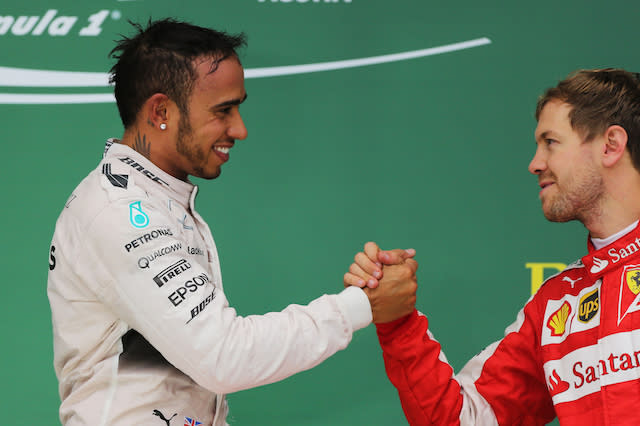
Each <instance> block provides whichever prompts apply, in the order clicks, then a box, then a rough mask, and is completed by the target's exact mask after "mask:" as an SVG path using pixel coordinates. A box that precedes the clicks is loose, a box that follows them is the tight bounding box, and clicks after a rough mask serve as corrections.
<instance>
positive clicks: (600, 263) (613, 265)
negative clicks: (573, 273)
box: [582, 222, 640, 279]
mask: <svg viewBox="0 0 640 426" xmlns="http://www.w3.org/2000/svg"><path fill="white" fill-rule="evenodd" d="M587 247H588V249H589V254H588V255H586V256H584V257H583V258H582V263H583V264H584V266H585V267H586V268H587V272H588V273H589V274H590V275H591V277H592V278H594V279H597V278H599V277H601V276H602V275H604V274H606V273H607V272H610V271H613V270H615V269H617V268H619V267H620V266H622V265H624V264H626V263H628V261H630V260H632V259H633V260H636V259H640V222H639V223H638V225H637V226H636V227H635V228H634V229H633V230H632V231H631V232H629V233H628V234H626V235H624V236H622V237H620V238H618V239H617V240H615V241H614V242H613V243H611V244H609V245H608V246H604V247H602V248H601V249H600V250H596V249H595V247H594V246H593V243H592V242H591V239H590V238H589V241H588V242H587Z"/></svg>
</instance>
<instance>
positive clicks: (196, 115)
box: [168, 57, 247, 180]
mask: <svg viewBox="0 0 640 426" xmlns="http://www.w3.org/2000/svg"><path fill="white" fill-rule="evenodd" d="M212 66H215V64H214V62H213V61H212V59H211V58H202V59H200V60H197V61H196V62H195V69H196V73H197V79H196V81H195V84H194V86H193V90H192V92H191V96H190V98H189V102H188V111H187V112H186V113H179V122H178V126H177V129H178V130H177V132H176V136H175V140H176V142H175V152H174V154H173V155H172V156H171V158H172V159H171V160H170V161H171V164H170V167H169V170H168V171H169V173H170V174H171V175H173V176H175V177H177V178H179V179H183V180H185V179H186V178H187V176H188V175H192V176H196V177H200V178H204V179H215V178H216V177H218V176H219V175H220V171H221V167H222V164H224V163H225V162H227V161H228V160H229V150H230V149H231V148H232V147H233V145H234V143H235V140H236V139H239V140H242V139H245V138H246V137H247V129H246V127H245V126H244V122H243V121H242V117H241V116H240V111H239V106H240V104H241V103H242V102H243V101H244V100H245V98H246V97H247V94H246V91H245V88H244V72H243V70H242V66H241V65H240V62H238V60H237V59H236V58H235V57H230V58H227V59H224V60H222V61H220V62H219V64H218V66H217V69H215V71H213V72H211V70H212Z"/></svg>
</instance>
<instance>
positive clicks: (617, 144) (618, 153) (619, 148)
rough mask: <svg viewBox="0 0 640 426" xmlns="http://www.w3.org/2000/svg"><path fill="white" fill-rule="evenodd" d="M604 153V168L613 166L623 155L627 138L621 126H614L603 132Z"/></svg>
mask: <svg viewBox="0 0 640 426" xmlns="http://www.w3.org/2000/svg"><path fill="white" fill-rule="evenodd" d="M603 137H604V153H603V157H602V164H603V165H604V166H605V167H611V166H613V165H615V164H616V163H617V162H618V161H619V160H620V158H622V156H623V155H624V154H625V152H626V148H627V141H628V140H629V137H628V135H627V131H626V130H624V128H623V127H622V126H618V125H617V124H614V125H613V126H609V128H608V129H607V130H605V132H604V135H603Z"/></svg>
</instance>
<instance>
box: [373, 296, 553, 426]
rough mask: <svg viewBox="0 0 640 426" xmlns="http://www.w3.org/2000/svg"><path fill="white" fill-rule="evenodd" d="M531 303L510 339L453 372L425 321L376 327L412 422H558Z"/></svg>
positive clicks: (389, 371) (421, 318) (413, 316)
mask: <svg viewBox="0 0 640 426" xmlns="http://www.w3.org/2000/svg"><path fill="white" fill-rule="evenodd" d="M532 316H534V317H535V304H534V302H532V301H530V302H529V303H528V304H527V305H526V306H525V308H524V309H523V310H521V311H520V313H519V314H518V318H517V320H516V322H515V323H513V324H512V325H511V326H509V327H508V328H507V330H506V332H505V337H504V338H503V339H502V340H500V341H498V342H495V343H493V344H492V345H490V346H488V347H487V348H486V349H485V350H483V351H482V352H481V353H480V354H478V355H477V356H475V357H474V358H472V359H471V360H470V361H469V362H468V363H467V364H466V365H465V366H464V368H463V369H462V370H461V371H460V373H459V374H457V375H454V372H453V369H452V367H451V366H450V365H449V363H448V362H447V359H446V357H445V356H444V353H443V352H442V349H441V347H440V343H438V341H437V340H435V338H434V337H433V335H432V334H431V332H430V331H429V329H428V326H429V322H428V320H427V317H426V316H424V315H422V314H421V313H419V312H417V311H414V312H413V313H412V314H411V315H409V316H408V317H405V318H402V319H400V320H397V321H395V322H393V323H388V324H382V325H379V326H378V327H377V332H378V338H379V341H380V344H381V346H382V350H383V358H384V362H385V368H386V371H387V375H388V376H389V379H390V380H391V382H392V383H393V385H394V386H395V387H396V389H397V390H398V394H399V396H400V401H401V404H402V408H403V410H404V413H405V416H406V417H407V420H408V421H409V423H410V424H411V425H496V424H500V425H540V424H546V423H548V422H550V421H551V420H552V419H553V418H554V417H555V412H554V409H553V403H552V401H551V398H550V396H549V393H548V390H547V385H546V381H545V378H544V372H543V370H542V364H541V362H540V351H539V345H538V344H537V342H539V339H538V338H537V337H536V336H537V332H536V326H535V321H533V320H532Z"/></svg>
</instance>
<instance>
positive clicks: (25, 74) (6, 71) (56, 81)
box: [0, 37, 491, 104]
mask: <svg viewBox="0 0 640 426" xmlns="http://www.w3.org/2000/svg"><path fill="white" fill-rule="evenodd" d="M487 44H491V40H489V39H488V38H486V37H482V38H477V39H473V40H467V41H462V42H459V43H453V44H447V45H443V46H437V47H431V48H428V49H421V50H413V51H409V52H401V53H393V54H390V55H382V56H371V57H368V58H357V59H347V60H342V61H332V62H319V63H315V64H302V65H286V66H279V67H267V68H250V69H245V70H244V76H245V78H262V77H277V76H282V75H293V74H307V73H312V72H320V71H332V70H339V69H346V68H355V67H364V66H369V65H377V64H384V63H389V62H398V61H405V60H408V59H415V58H422V57H426V56H433V55H439V54H442V53H449V52H455V51H458V50H465V49H472V48H475V47H480V46H484V45H487ZM3 86H4V87H49V88H51V87H59V88H73V87H103V88H104V87H108V86H109V75H108V74H107V73H98V72H76V71H50V70H38V69H25V68H11V67H0V87H3ZM114 101H115V99H114V97H113V94H112V93H82V94H67V93H61V94H51V93H48V94H40V93H33V94H31V93H30V94H23V93H0V104H88V103H104V102H114Z"/></svg>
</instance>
